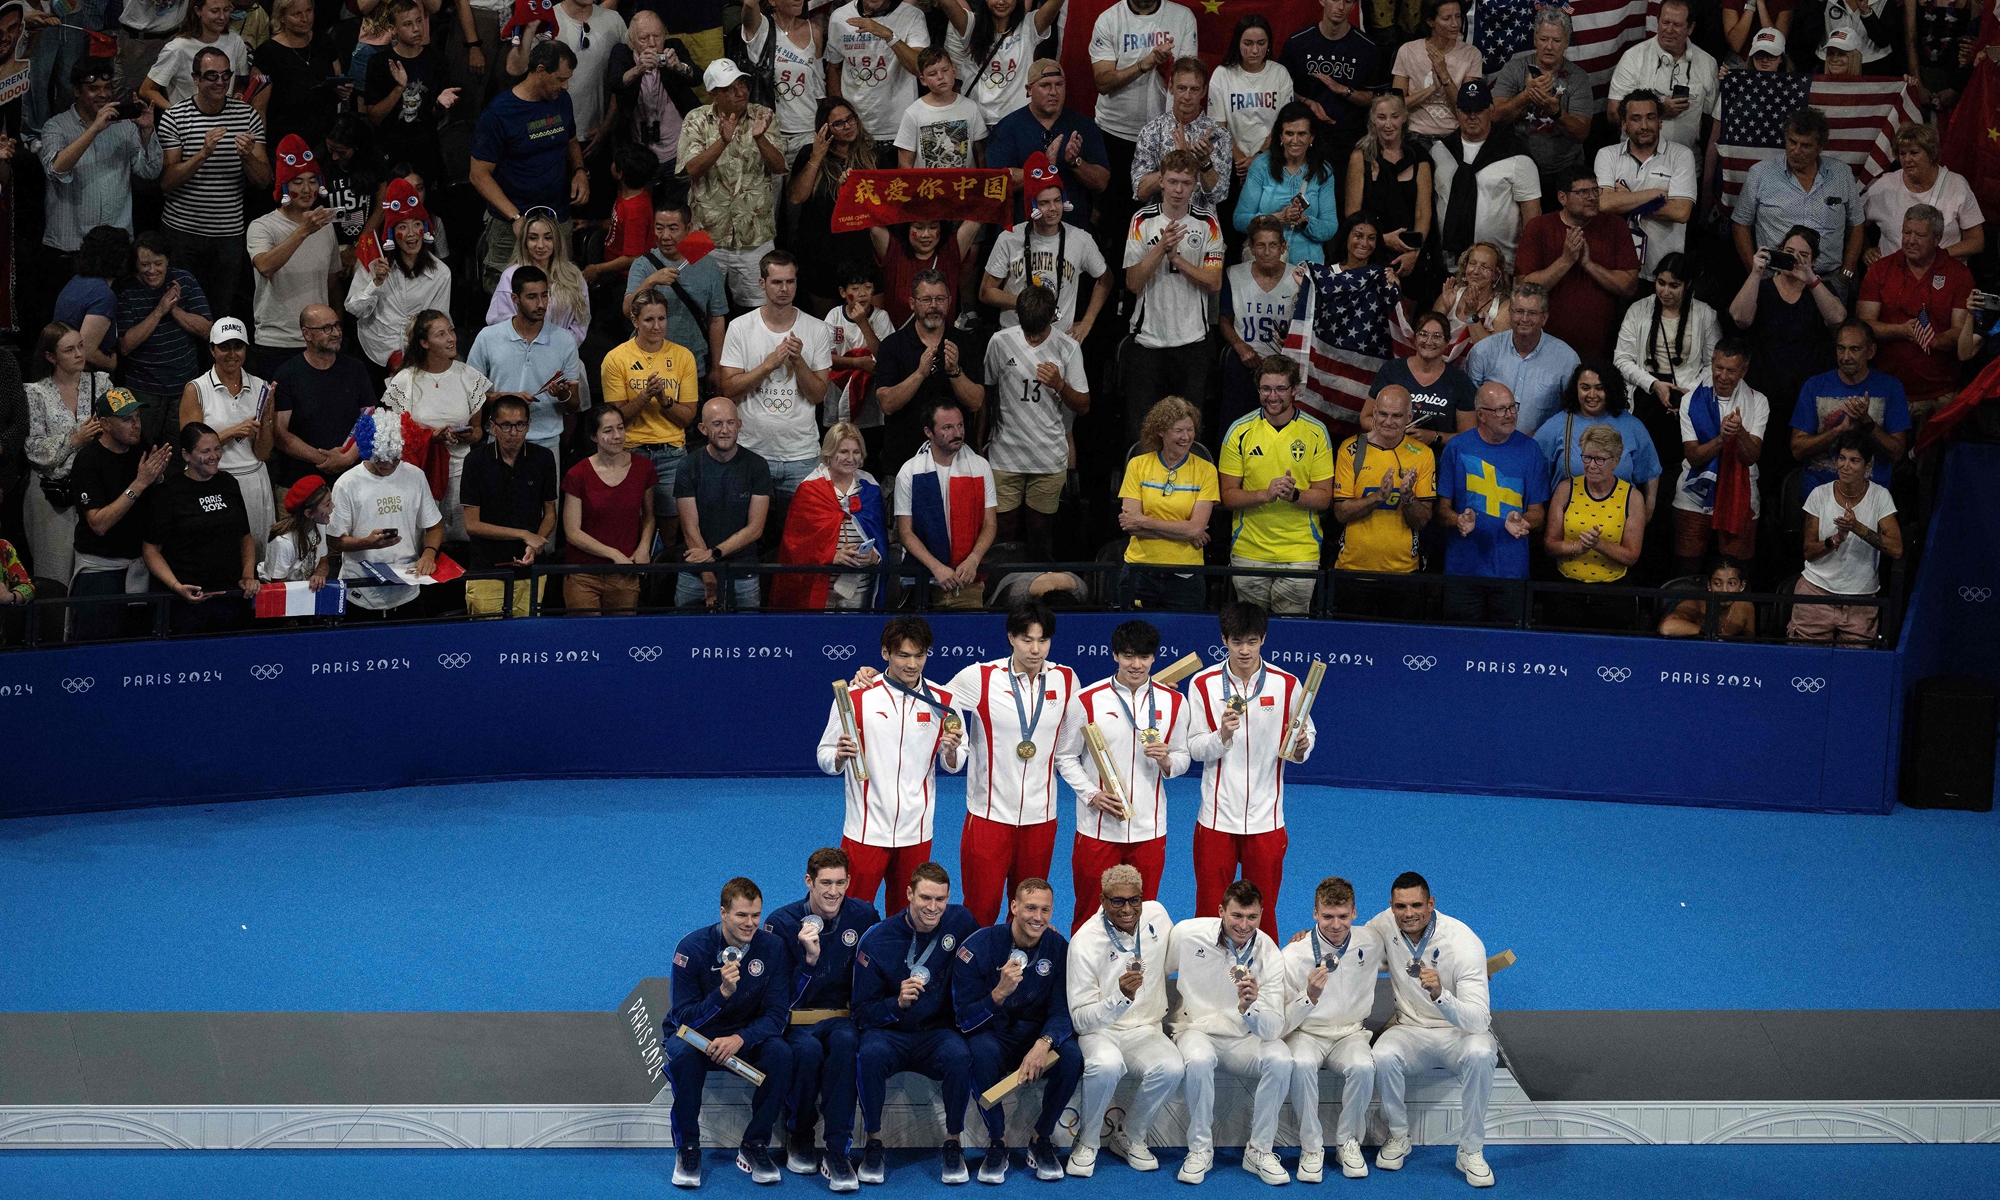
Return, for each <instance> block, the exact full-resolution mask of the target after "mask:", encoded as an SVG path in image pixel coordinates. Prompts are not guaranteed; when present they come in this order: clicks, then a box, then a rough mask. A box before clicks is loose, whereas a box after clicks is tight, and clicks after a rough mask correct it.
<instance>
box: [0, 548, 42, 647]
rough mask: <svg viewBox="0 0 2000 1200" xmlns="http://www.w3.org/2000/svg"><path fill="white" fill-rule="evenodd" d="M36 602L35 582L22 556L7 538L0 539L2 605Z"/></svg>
mask: <svg viewBox="0 0 2000 1200" xmlns="http://www.w3.org/2000/svg"><path fill="white" fill-rule="evenodd" d="M34 602H35V581H34V580H33V579H32V578H31V577H30V576H29V575H28V568H27V567H26V566H24V565H23V564H22V562H21V556H20V554H18V553H17V552H16V551H15V550H14V544H13V543H12V542H10V541H8V540H7V539H5V538H0V604H9V605H12V604H33V603H34ZM12 624H13V623H12V622H11V621H10V622H8V627H10V626H12ZM0 628H5V627H0Z"/></svg>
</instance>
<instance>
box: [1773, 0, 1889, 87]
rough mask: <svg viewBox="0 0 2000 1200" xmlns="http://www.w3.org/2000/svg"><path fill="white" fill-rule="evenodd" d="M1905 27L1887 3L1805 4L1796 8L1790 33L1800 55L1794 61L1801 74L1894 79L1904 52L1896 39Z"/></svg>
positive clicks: (1795, 56)
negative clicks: (1852, 5) (1854, 5)
mask: <svg viewBox="0 0 2000 1200" xmlns="http://www.w3.org/2000/svg"><path fill="white" fill-rule="evenodd" d="M1903 23H1904V22H1903V18H1902V16H1901V14H1894V13H1892V12H1891V11H1890V7H1889V5H1888V4H1887V3H1883V4H1874V3H1870V4H1866V5H1863V6H1862V7H1861V8H1860V9H1858V10H1855V9H1849V8H1847V7H1845V6H1844V5H1832V4H1815V3H1811V2H1810V0H1808V2H1807V3H1804V4H1800V5H1799V6H1798V10H1797V14H1796V19H1795V21H1794V24H1793V26H1792V29H1791V34H1792V37H1791V42H1792V45H1793V46H1794V47H1795V48H1796V49H1797V50H1798V51H1799V53H1798V54H1796V55H1794V56H1793V57H1794V58H1796V59H1798V60H1799V64H1800V69H1801V70H1805V71H1815V72H1819V73H1822V74H1826V75H1838V74H1843V73H1845V74H1848V75H1861V74H1864V73H1865V74H1869V75H1893V74H1895V73H1896V72H1897V71H1899V70H1901V69H1902V68H1901V66H1900V65H1899V64H1898V61H1897V60H1898V58H1900V57H1901V52H1902V51H1903V50H1904V47H1903V45H1902V44H1901V43H1900V40H1899V36H1898V35H1900V34H1901V33H1902V32H1903V28H1902V26H1903ZM1820 59H1824V60H1825V61H1824V63H1821V62H1820V61H1818V60H1820ZM1842 60H1846V61H1845V62H1843V61H1842Z"/></svg>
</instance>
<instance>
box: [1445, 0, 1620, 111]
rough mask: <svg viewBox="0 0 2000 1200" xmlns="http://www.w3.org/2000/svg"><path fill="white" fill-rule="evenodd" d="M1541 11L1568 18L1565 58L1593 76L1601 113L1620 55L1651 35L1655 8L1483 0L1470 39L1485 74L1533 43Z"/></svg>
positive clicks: (1611, 1) (1585, 1) (1609, 1)
mask: <svg viewBox="0 0 2000 1200" xmlns="http://www.w3.org/2000/svg"><path fill="white" fill-rule="evenodd" d="M1543 8H1560V9H1562V10H1563V11H1564V12H1567V13H1568V14H1569V19H1570V27H1571V31H1572V32H1571V34H1570V43H1569V54H1568V55H1567V57H1568V58H1569V61H1570V63H1571V64H1572V65H1574V66H1575V67H1576V69H1577V70H1579V71H1582V72H1583V73H1584V74H1585V75H1587V76H1589V77H1590V91H1591V95H1592V96H1593V97H1594V98H1595V99H1596V102H1597V108H1598V111H1600V112H1602V111H1603V109H1604V98H1605V95H1606V93H1608V92H1609V91H1610V88H1611V72H1612V71H1613V70H1614V69H1615V68H1616V67H1617V66H1618V58H1619V56H1620V55H1622V54H1624V53H1625V49H1626V47H1628V46H1631V45H1634V44H1636V43H1638V42H1643V41H1645V40H1646V39H1647V38H1648V37H1651V36H1652V32H1651V26H1652V20H1653V18H1652V12H1653V11H1654V9H1653V5H1652V4H1650V3H1648V0H1573V3H1569V4H1553V5H1552V4H1549V3H1548V2H1547V0H1482V2H1481V3H1480V4H1479V5H1478V6H1477V7H1475V8H1474V9H1473V11H1472V36H1471V39H1470V40H1471V42H1472V44H1473V45H1475V46H1477V47H1479V51H1480V53H1481V54H1483V55H1485V58H1486V73H1487V74H1489V75H1491V74H1493V73H1494V72H1496V71H1498V70H1500V68H1502V67H1504V66H1506V65H1507V60H1508V59H1510V58H1512V57H1514V55H1516V54H1518V53H1520V52H1521V51H1523V50H1526V49H1527V48H1528V47H1529V46H1531V45H1533V44H1534V36H1533V35H1534V27H1535V13H1536V11H1537V10H1539V9H1543Z"/></svg>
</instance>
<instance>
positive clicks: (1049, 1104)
mask: <svg viewBox="0 0 2000 1200" xmlns="http://www.w3.org/2000/svg"><path fill="white" fill-rule="evenodd" d="M1014 949H1015V947H1014V930H1013V927H1012V926H1011V925H989V926H987V927H986V928H984V929H981V930H979V931H978V932H977V933H974V934H973V935H972V936H971V937H969V938H967V939H966V940H965V944H964V945H962V946H960V947H959V948H958V966H956V967H954V968H953V969H952V983H951V990H952V1008H953V1010H954V1012H955V1014H956V1015H957V1018H958V1031H959V1032H960V1033H962V1034H964V1035H965V1045H966V1049H967V1050H969V1051H970V1052H971V1054H972V1086H973V1088H974V1089H975V1090H977V1091H980V1092H984V1091H985V1090H986V1089H987V1088H990V1087H992V1086H993V1085H994V1084H996V1083H999V1082H1000V1080H1001V1079H1002V1078H1004V1077H1005V1076H1006V1075H1007V1074H1008V1073H1009V1072H1011V1071H1013V1070H1014V1068H1016V1067H1018V1066H1020V1065H1021V1059H1022V1058H1024V1057H1025V1056H1026V1055H1027V1053H1028V1050H1029V1048H1030V1047H1032V1046H1033V1045H1034V1044H1035V1042H1036V1041H1037V1040H1039V1039H1041V1038H1043V1037H1047V1038H1048V1039H1049V1041H1050V1043H1051V1048H1052V1049H1053V1050H1054V1051H1055V1054H1056V1060H1055V1062H1053V1063H1051V1064H1050V1065H1049V1067H1048V1069H1047V1070H1045V1071H1044V1072H1043V1073H1042V1078H1043V1080H1044V1081H1045V1082H1044V1083H1043V1085H1042V1111H1041V1114H1040V1115H1039V1116H1037V1117H1036V1118H1035V1136H1036V1137H1040V1138H1047V1137H1051V1136H1053V1135H1054V1133H1055V1131H1056V1121H1057V1120H1058V1119H1059V1118H1060V1117H1061V1116H1062V1113H1063V1109H1064V1108H1065V1107H1066V1106H1068V1104H1069V1098H1070V1094H1071V1093H1073V1092H1075V1091H1076V1084H1077V1080H1078V1079H1080V1078H1082V1076H1083V1052H1082V1050H1081V1049H1079V1048H1078V1046H1077V1044H1076V1037H1075V1034H1074V1032H1073V1031H1072V1029H1071V1028H1070V1019H1069V989H1068V987H1067V985H1066V984H1065V982H1064V980H1065V976H1066V975H1067V972H1068V965H1069V940H1068V939H1067V938H1065V937H1063V935H1062V934H1060V933H1057V932H1056V931H1055V930H1054V929H1053V928H1050V929H1045V930H1043V931H1042V936H1041V939H1040V940H1039V941H1037V942H1036V943H1035V946H1034V948H1033V949H1032V950H1027V951H1025V953H1026V954H1027V956H1028V965H1027V967H1026V969H1025V970H1023V971H1022V973H1021V982H1020V985H1019V986H1018V987H1016V988H1015V989H1014V990H1013V992H1011V993H1010V994H1009V995H1008V996H1007V998H1006V999H1005V1000H1003V1001H1001V1002H1000V1003H998V1004H995V1003H994V1002H993V988H994V986H995V985H997V984H998V983H999V982H1000V970H1001V968H1003V967H1005V966H1006V965H1007V959H1008V958H1009V956H1011V955H1012V954H1013V953H1014ZM982 1115H983V1116H984V1117H985V1118H986V1133H987V1136H988V1137H989V1138H990V1139H992V1140H994V1141H999V1140H1001V1139H1003V1138H1004V1137H1005V1136H1006V1134H1007V1111H1006V1108H1005V1107H1004V1106H1002V1105H999V1104H996V1105H994V1106H993V1107H991V1108H989V1109H986V1110H984V1112H983V1114H982Z"/></svg>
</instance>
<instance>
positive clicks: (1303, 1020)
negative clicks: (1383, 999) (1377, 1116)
mask: <svg viewBox="0 0 2000 1200" xmlns="http://www.w3.org/2000/svg"><path fill="white" fill-rule="evenodd" d="M1315 955H1317V956H1318V957H1317V958H1315V957H1314V956H1315ZM1321 960H1329V965H1330V966H1331V968H1332V969H1331V970H1330V971H1328V972H1327V977H1326V986H1325V987H1324V988H1322V989H1320V994H1319V1001H1318V1003H1314V1002H1313V1001H1311V1000H1308V999H1307V998H1306V996H1307V990H1306V979H1307V977H1308V976H1310V975H1311V974H1312V973H1313V968H1314V967H1316V966H1318V965H1319V962H1320V961H1321ZM1383 962H1384V956H1383V952H1382V939H1381V937H1380V936H1378V935H1377V934H1376V933H1375V931H1374V930H1372V929H1369V928H1368V927H1367V926H1365V925H1356V926H1354V927H1353V928H1352V929H1350V930H1349V931H1348V934H1347V945H1346V946H1345V947H1341V948H1338V949H1336V948H1335V947H1334V946H1332V945H1330V944H1328V943H1327V941H1326V940H1325V939H1324V938H1319V937H1318V930H1317V929H1314V930H1311V931H1309V932H1308V933H1307V934H1306V936H1305V937H1302V938H1300V939H1299V940H1298V941H1296V942H1293V943H1292V944H1291V945H1289V946H1286V947H1285V996H1286V1001H1285V1029H1286V1037H1285V1047H1286V1049H1288V1050H1290V1051H1291V1054H1292V1111H1293V1112H1295V1113H1297V1114H1298V1118H1299V1145H1300V1146H1306V1147H1314V1148H1318V1147H1323V1146H1325V1145H1326V1144H1327V1143H1326V1136H1325V1131H1324V1130H1322V1129H1321V1128H1320V1121H1319V1072H1320V1068H1321V1067H1322V1066H1325V1067H1326V1068H1328V1069H1329V1070H1332V1071H1337V1072H1339V1073H1340V1076H1341V1088H1340V1122H1339V1124H1338V1125H1336V1126H1335V1127H1334V1134H1333V1144H1335V1145H1339V1144H1340V1143H1341V1142H1345V1141H1348V1140H1350V1139H1352V1140H1353V1141H1356V1142H1359V1141H1360V1140H1361V1135H1362V1132H1363V1131H1364V1130H1365V1129H1366V1127H1367V1124H1368V1101H1369V1099H1370V1098H1371V1097H1373V1096H1374V1094H1375V1056H1374V1054H1373V1053H1372V1052H1370V1050H1369V1048H1368V1031H1367V1030H1366V1029H1363V1028H1362V1027H1361V1022H1362V1021H1363V1020H1365V1019H1367V1016H1368V1013H1369V1011H1370V1010H1371V1009H1372V1008H1374V1006H1375V972H1376V971H1377V970H1379V969H1380V968H1381V967H1382V965H1383Z"/></svg>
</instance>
